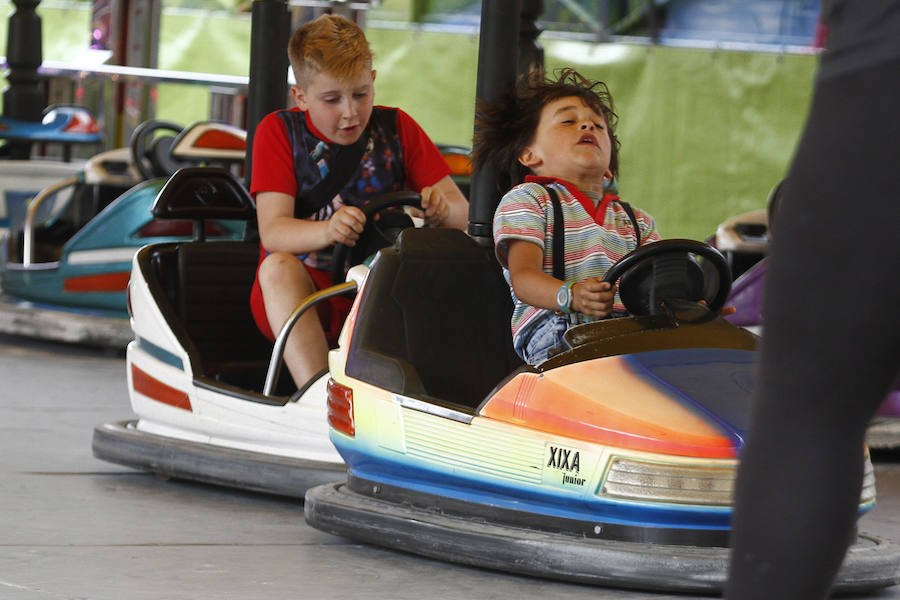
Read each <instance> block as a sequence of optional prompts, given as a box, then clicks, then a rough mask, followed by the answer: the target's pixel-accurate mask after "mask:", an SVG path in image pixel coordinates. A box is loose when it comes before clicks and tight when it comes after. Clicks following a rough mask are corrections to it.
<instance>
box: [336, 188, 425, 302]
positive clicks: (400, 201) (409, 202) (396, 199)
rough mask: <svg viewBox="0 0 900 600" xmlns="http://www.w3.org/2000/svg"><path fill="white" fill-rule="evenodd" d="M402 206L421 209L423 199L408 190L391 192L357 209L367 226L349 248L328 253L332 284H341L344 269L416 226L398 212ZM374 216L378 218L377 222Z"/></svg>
mask: <svg viewBox="0 0 900 600" xmlns="http://www.w3.org/2000/svg"><path fill="white" fill-rule="evenodd" d="M401 206H411V207H413V208H422V197H421V196H420V195H419V194H417V193H415V192H409V191H401V192H390V193H388V194H383V195H381V196H378V197H377V198H374V199H373V200H371V201H370V202H368V203H367V204H365V205H363V206H362V207H361V209H360V210H362V211H363V214H364V215H365V216H366V227H365V229H363V232H362V235H360V236H359V239H358V240H357V241H356V245H355V246H353V247H352V248H351V247H349V246H347V245H346V244H341V243H337V244H335V245H334V250H333V252H332V253H331V282H332V284H334V285H337V284H339V283H343V282H344V277H345V275H344V274H345V272H346V268H349V267H352V266H353V265H358V264H360V263H362V262H363V261H365V260H366V259H367V258H368V257H370V256H372V255H373V254H375V253H376V252H378V251H379V250H381V249H382V248H386V247H388V246H391V245H393V244H394V242H395V241H396V240H397V236H399V235H400V232H401V231H403V230H404V229H409V228H410V227H415V223H413V220H412V217H410V216H409V215H408V214H406V213H405V212H403V211H400V210H390V209H393V208H398V207H401ZM376 215H377V216H378V218H377V219H376Z"/></svg>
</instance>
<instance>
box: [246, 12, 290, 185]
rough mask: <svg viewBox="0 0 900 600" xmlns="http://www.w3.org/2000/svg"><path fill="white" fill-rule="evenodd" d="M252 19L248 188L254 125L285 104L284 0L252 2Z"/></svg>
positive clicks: (287, 31)
mask: <svg viewBox="0 0 900 600" xmlns="http://www.w3.org/2000/svg"><path fill="white" fill-rule="evenodd" d="M251 19H252V20H251V25H250V83H249V90H248V92H247V157H246V160H245V161H244V164H245V170H244V175H245V180H246V182H247V187H248V188H249V187H250V173H251V172H252V171H251V169H252V165H251V159H252V149H253V133H254V131H255V130H256V126H257V125H258V124H259V122H260V121H262V119H263V117H265V116H266V115H267V114H269V113H270V112H273V111H276V110H279V109H282V108H285V104H286V102H287V70H288V58H287V44H288V38H289V37H290V23H291V19H290V15H289V14H288V7H287V3H286V2H284V0H255V1H254V2H253V8H252V13H251Z"/></svg>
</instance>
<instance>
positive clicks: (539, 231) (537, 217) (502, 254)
mask: <svg viewBox="0 0 900 600" xmlns="http://www.w3.org/2000/svg"><path fill="white" fill-rule="evenodd" d="M541 190H543V188H542V187H541V186H536V185H534V184H523V185H519V186H516V187H514V188H513V189H511V190H510V191H509V192H507V193H506V195H505V196H503V199H502V200H500V204H499V205H498V206H497V210H496V212H495V213H494V248H495V251H496V254H497V260H499V261H500V264H501V265H502V266H503V267H507V255H508V251H509V242H510V241H513V240H523V241H526V242H531V243H533V244H537V245H538V246H539V247H540V248H541V249H543V248H544V238H545V237H546V235H547V213H546V206H547V203H548V202H549V201H550V199H549V197H548V196H547V194H546V192H545V191H541Z"/></svg>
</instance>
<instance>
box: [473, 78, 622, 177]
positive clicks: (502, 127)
mask: <svg viewBox="0 0 900 600" xmlns="http://www.w3.org/2000/svg"><path fill="white" fill-rule="evenodd" d="M554 75H555V79H550V78H547V77H545V76H544V75H543V73H541V72H533V73H529V74H526V75H523V76H522V77H520V78H519V80H518V81H517V82H516V85H515V87H514V89H512V90H511V91H509V92H507V93H506V94H504V95H503V96H502V97H501V98H500V99H499V100H498V101H497V102H495V103H493V104H488V103H486V102H484V101H481V100H479V101H478V106H477V110H476V113H475V134H474V136H473V138H472V167H473V169H475V170H478V169H479V168H481V167H483V166H484V165H485V164H486V163H487V162H488V161H494V163H495V164H496V166H497V188H498V191H499V192H500V193H501V194H502V193H505V192H506V191H507V190H509V189H510V188H511V187H513V186H515V185H518V184H519V183H521V182H523V181H524V180H525V176H526V175H528V174H530V173H531V169H529V168H528V167H526V166H524V165H523V164H521V163H520V162H519V156H520V155H521V154H522V152H523V151H524V150H525V148H527V147H528V145H529V144H531V143H532V142H533V141H534V134H535V132H536V131H537V127H538V123H539V122H540V118H541V110H542V109H543V108H544V107H545V106H546V105H547V104H549V103H551V102H553V101H554V100H558V99H560V98H566V97H569V96H575V97H578V98H581V99H582V100H583V101H584V102H585V104H587V105H588V106H589V107H591V109H593V110H594V111H596V112H597V114H599V115H601V116H602V117H603V119H604V120H605V121H606V126H607V131H608V132H609V139H610V142H612V143H611V152H610V158H609V170H610V171H611V172H612V174H613V176H616V175H618V173H619V139H618V138H617V137H616V121H617V119H618V117H617V115H616V113H615V112H614V111H613V99H612V96H611V95H610V93H609V89H608V88H607V87H606V84H605V83H603V82H602V81H591V80H589V79H586V78H585V77H583V76H582V75H581V74H579V73H578V72H577V71H575V70H574V69H571V68H566V69H558V70H556V71H555V72H554Z"/></svg>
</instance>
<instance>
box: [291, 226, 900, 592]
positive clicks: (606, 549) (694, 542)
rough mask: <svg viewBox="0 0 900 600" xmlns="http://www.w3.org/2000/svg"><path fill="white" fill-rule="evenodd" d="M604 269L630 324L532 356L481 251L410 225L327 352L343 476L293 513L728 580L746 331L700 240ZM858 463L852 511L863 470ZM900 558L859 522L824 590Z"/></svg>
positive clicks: (888, 572) (546, 564)
mask: <svg viewBox="0 0 900 600" xmlns="http://www.w3.org/2000/svg"><path fill="white" fill-rule="evenodd" d="M694 256H700V257H702V259H703V261H704V262H707V263H709V264H710V265H712V269H707V270H703V269H701V268H700V267H699V266H698V264H697V262H696V261H695V260H694V259H693V258H692V257H694ZM607 277H608V279H609V280H611V281H615V280H619V282H620V283H619V286H620V288H619V289H620V293H621V297H622V300H623V302H624V303H625V305H626V307H627V309H628V311H629V314H630V315H631V316H629V317H624V318H617V319H609V320H604V321H599V322H593V323H589V324H584V325H580V326H577V327H574V328H573V329H571V330H570V331H569V332H567V334H566V341H567V343H568V346H569V348H568V349H567V350H565V351H564V352H562V353H560V354H557V355H556V356H553V357H551V358H550V359H548V360H547V361H546V362H544V363H542V364H541V365H539V366H537V367H529V366H527V365H521V364H520V362H519V361H518V360H517V358H516V356H515V355H514V354H513V352H512V349H511V341H510V333H509V315H510V311H511V302H510V297H509V288H508V285H507V284H506V282H505V281H504V279H503V277H502V275H501V274H500V271H499V268H498V266H497V264H496V261H495V260H494V258H493V254H492V250H490V249H488V248H484V247H482V246H479V245H478V244H476V243H475V242H474V241H473V240H472V239H471V238H469V237H467V236H466V235H465V234H463V233H462V232H459V231H450V230H406V231H404V232H403V233H402V234H401V236H400V240H399V243H398V245H397V246H396V247H395V248H392V249H386V250H382V251H381V253H380V254H379V255H378V257H377V258H376V260H375V261H374V263H373V264H372V266H371V270H370V271H369V273H368V275H367V277H366V279H365V282H364V284H363V287H362V289H361V291H360V292H359V293H358V295H357V298H356V300H355V303H354V307H353V311H352V312H351V314H350V316H349V317H348V320H347V323H346V324H345V327H344V330H343V332H342V335H341V340H340V346H339V348H338V349H336V350H333V351H332V352H331V354H330V356H329V360H330V362H329V367H330V373H331V380H330V381H329V383H328V423H329V424H330V427H331V439H332V441H333V442H334V445H335V446H336V448H337V449H338V451H339V452H340V455H341V456H342V457H343V459H344V461H345V462H346V464H347V468H348V479H347V481H346V482H341V483H332V484H325V485H321V486H317V487H315V488H312V489H310V490H309V491H308V492H307V494H306V498H305V514H306V519H307V521H308V522H309V523H310V524H311V525H312V526H314V527H317V528H319V529H322V530H324V531H327V532H330V533H334V534H337V535H341V536H344V537H347V538H351V539H354V540H360V541H363V542H366V543H372V544H377V545H382V546H387V547H391V548H396V549H400V550H404V551H408V552H414V553H418V554H422V555H425V556H429V557H433V558H438V559H442V560H449V561H453V562H458V563H462V564H467V565H473V566H477V567H482V568H489V569H498V570H502V571H508V572H514V573H521V574H526V575H533V576H539V577H547V578H553V579H559V580H563V581H571V582H580V583H590V584H599V585H607V586H616V587H625V588H639V589H650V590H668V591H682V592H703V593H711V592H718V591H720V590H721V588H722V586H723V583H724V581H725V578H726V570H727V569H726V564H727V557H728V547H727V545H728V544H727V543H728V533H729V518H730V514H731V506H732V494H733V489H734V478H735V473H736V469H737V466H738V455H739V453H740V450H741V447H742V445H743V443H744V434H745V430H746V428H747V423H748V414H749V411H748V401H749V398H750V395H751V393H752V390H753V387H754V373H753V362H754V348H755V346H756V343H757V339H758V338H756V336H755V335H753V334H752V333H750V332H748V331H746V330H745V329H743V328H740V327H736V326H734V325H732V324H730V323H728V322H726V321H725V320H723V319H722V318H720V317H718V316H717V315H718V312H719V308H720V307H721V306H723V304H724V302H725V300H726V298H727V295H728V291H729V287H730V283H731V277H730V273H729V272H728V267H727V262H726V260H725V258H724V257H723V256H722V255H721V254H720V253H718V252H717V251H715V250H714V249H712V248H711V247H709V246H707V245H706V244H701V243H698V242H693V241H687V240H668V241H663V242H659V243H655V244H651V245H648V246H644V247H642V248H640V249H639V250H638V251H636V252H634V253H632V254H631V255H629V256H627V257H625V258H624V259H623V260H622V261H620V263H618V264H617V265H616V266H614V267H613V269H611V270H610V272H609V274H608V275H607ZM701 300H702V301H703V302H700V301H701ZM860 460H865V461H866V473H867V475H866V481H865V485H864V489H863V491H862V495H861V498H860V504H859V512H860V514H863V513H864V512H866V511H868V510H869V509H870V508H872V506H873V505H874V503H875V485H874V483H875V482H874V476H873V471H872V467H871V462H870V461H869V459H868V457H867V456H864V455H863V453H861V455H860ZM898 565H900V548H898V546H897V545H895V544H893V543H890V542H887V541H884V540H881V539H879V538H878V537H877V536H872V535H869V534H864V533H861V534H859V535H858V538H857V540H856V542H855V543H854V544H853V547H852V549H851V551H850V553H849V555H848V557H847V560H846V562H845V565H844V566H843V569H842V571H841V574H840V578H839V582H838V589H840V590H843V591H858V590H868V589H874V588H879V587H883V586H888V585H892V584H894V583H896V582H897V579H898Z"/></svg>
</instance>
